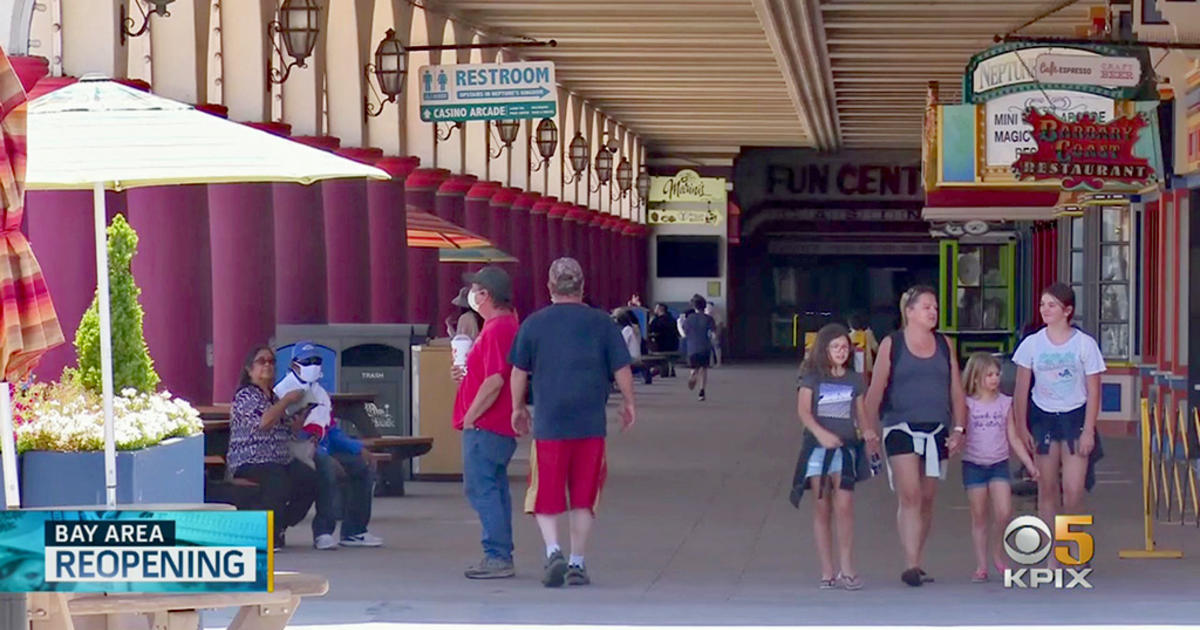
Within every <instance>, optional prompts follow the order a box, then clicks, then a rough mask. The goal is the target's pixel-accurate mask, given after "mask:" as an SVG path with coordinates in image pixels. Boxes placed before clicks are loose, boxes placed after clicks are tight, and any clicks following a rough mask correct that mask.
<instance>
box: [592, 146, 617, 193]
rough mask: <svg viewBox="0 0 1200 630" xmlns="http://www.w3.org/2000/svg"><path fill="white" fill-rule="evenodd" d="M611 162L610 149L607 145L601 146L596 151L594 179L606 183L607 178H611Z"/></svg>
mask: <svg viewBox="0 0 1200 630" xmlns="http://www.w3.org/2000/svg"><path fill="white" fill-rule="evenodd" d="M612 163H613V154H612V151H609V150H608V147H601V148H600V150H599V151H597V152H596V162H595V167H596V179H598V180H600V183H601V184H602V185H603V184H607V183H608V182H609V180H611V179H612Z"/></svg>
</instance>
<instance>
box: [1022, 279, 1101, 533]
mask: <svg viewBox="0 0 1200 630" xmlns="http://www.w3.org/2000/svg"><path fill="white" fill-rule="evenodd" d="M1039 310H1040V312H1041V315H1042V321H1044V322H1046V327H1045V328H1043V329H1041V330H1039V331H1038V332H1036V333H1034V334H1032V335H1030V336H1029V337H1026V338H1025V340H1024V341H1022V342H1021V345H1020V346H1019V347H1018V348H1017V352H1016V354H1014V355H1013V363H1016V364H1017V366H1018V369H1017V386H1016V391H1015V392H1014V396H1013V403H1014V404H1013V407H1014V408H1015V409H1016V414H1017V430H1018V431H1019V432H1021V437H1022V441H1023V442H1025V444H1026V446H1028V447H1029V448H1030V450H1032V451H1033V452H1034V453H1036V456H1035V460H1036V462H1037V467H1038V471H1039V473H1040V474H1039V477H1038V515H1039V516H1041V517H1042V520H1043V521H1045V522H1047V523H1052V522H1054V521H1053V518H1054V516H1055V514H1057V513H1058V512H1059V511H1060V507H1061V509H1062V511H1064V512H1065V513H1067V514H1082V513H1083V495H1084V492H1085V482H1086V479H1087V469H1088V457H1089V456H1090V455H1091V454H1092V451H1093V449H1095V448H1096V446H1097V439H1098V438H1097V437H1096V417H1097V416H1098V415H1099V414H1100V373H1101V372H1103V371H1104V370H1105V367H1104V357H1103V355H1101V354H1100V347H1099V346H1098V345H1097V344H1096V340H1095V339H1093V338H1092V337H1091V336H1089V335H1088V334H1087V333H1085V332H1083V331H1082V330H1079V329H1077V328H1074V327H1073V326H1071V315H1073V314H1074V312H1075V292H1074V291H1072V290H1071V287H1069V286H1067V285H1065V284H1062V283H1055V284H1052V285H1050V286H1049V287H1047V288H1046V290H1045V291H1043V292H1042V299H1041V306H1040V309H1039ZM1031 380H1032V385H1033V387H1032V390H1033V396H1032V404H1030V381H1031ZM1060 483H1061V496H1062V504H1061V506H1060V504H1059V496H1060V488H1059V484H1060Z"/></svg>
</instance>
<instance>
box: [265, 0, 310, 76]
mask: <svg viewBox="0 0 1200 630" xmlns="http://www.w3.org/2000/svg"><path fill="white" fill-rule="evenodd" d="M320 33H321V5H320V4H318V3H317V0H283V6H281V7H279V19H278V20H275V21H272V22H271V23H270V24H267V36H268V37H270V39H271V46H272V47H274V49H275V54H277V55H279V63H280V65H282V66H283V70H279V69H278V68H271V73H270V76H268V77H267V80H268V81H270V82H271V83H283V82H284V81H287V78H288V75H289V74H291V72H292V68H295V67H296V66H299V67H301V68H306V67H308V66H307V65H306V64H307V61H308V58H309V56H311V55H312V53H313V49H314V48H316V47H317V36H318V35H320ZM277 38H278V39H282V40H283V48H284V50H286V51H287V54H288V56H289V57H291V58H292V61H291V62H288V61H287V60H286V59H284V57H283V50H280V48H279V44H278V43H277V42H276V39H277Z"/></svg>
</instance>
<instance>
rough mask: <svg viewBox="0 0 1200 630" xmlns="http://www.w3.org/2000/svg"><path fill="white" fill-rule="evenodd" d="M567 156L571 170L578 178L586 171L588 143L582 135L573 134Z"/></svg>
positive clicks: (578, 133)
mask: <svg viewBox="0 0 1200 630" xmlns="http://www.w3.org/2000/svg"><path fill="white" fill-rule="evenodd" d="M567 156H568V157H569V158H570V160H571V170H573V171H575V177H579V174H580V173H582V172H583V171H584V170H585V169H587V163H588V141H587V138H584V137H583V134H582V133H580V132H578V131H576V132H575V137H574V138H572V139H571V147H570V149H569V150H568V154H567Z"/></svg>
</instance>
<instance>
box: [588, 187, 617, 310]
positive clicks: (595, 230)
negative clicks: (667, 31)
mask: <svg viewBox="0 0 1200 630" xmlns="http://www.w3.org/2000/svg"><path fill="white" fill-rule="evenodd" d="M603 223H604V213H602V212H600V211H599V210H592V211H591V212H588V214H587V223H585V224H584V227H583V232H584V235H585V239H586V244H587V255H588V261H589V263H590V264H591V265H592V267H593V268H594V269H595V271H594V272H593V273H592V278H593V281H594V282H595V284H594V285H593V286H592V289H594V290H595V292H596V296H597V297H598V298H599V302H600V303H601V304H609V303H610V302H611V300H609V299H608V292H607V291H606V290H605V285H606V284H607V283H605V282H604V274H603V273H602V271H603V269H604V255H605V252H604V245H603V244H602V243H601V242H600V225H601V224H603Z"/></svg>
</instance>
